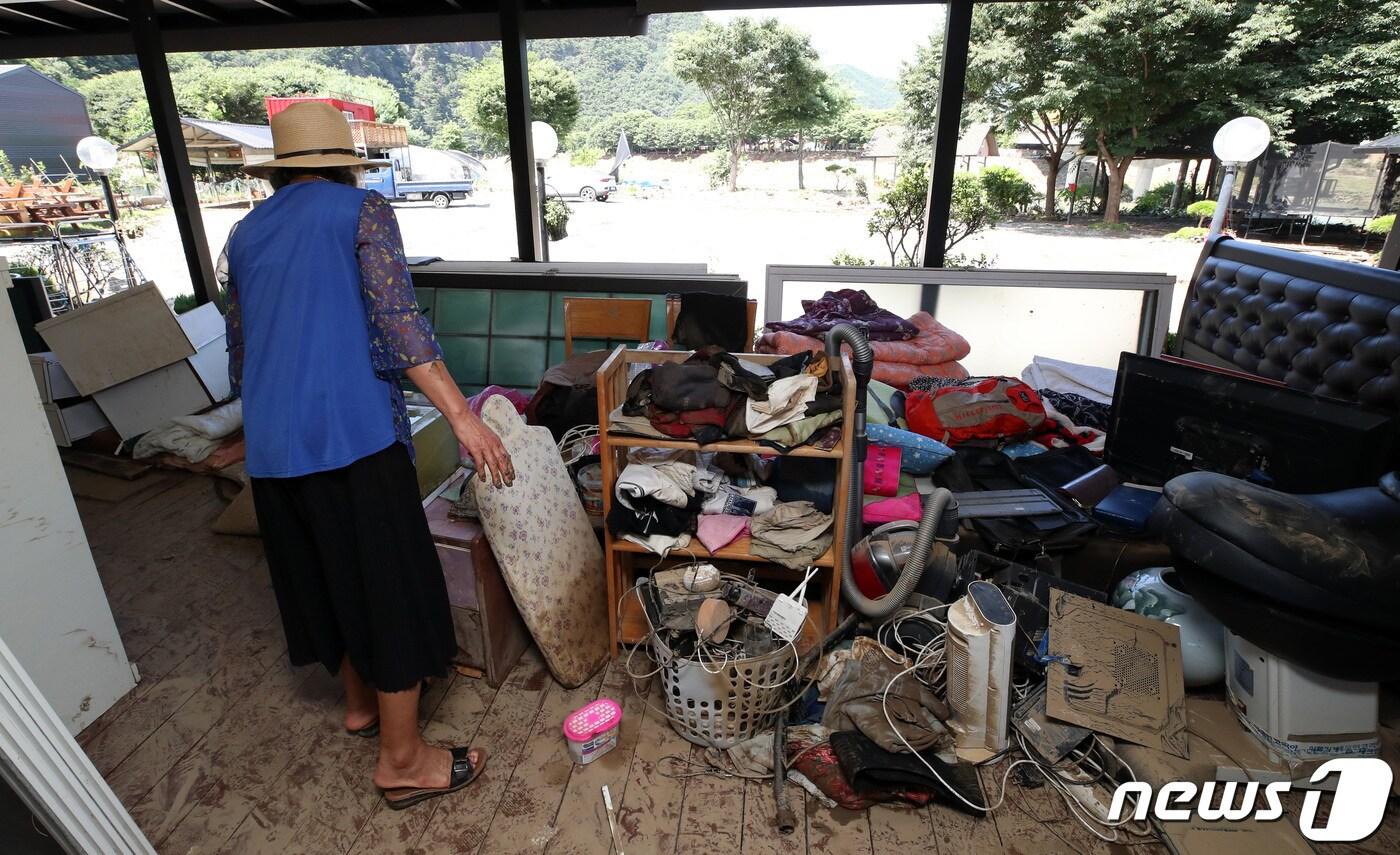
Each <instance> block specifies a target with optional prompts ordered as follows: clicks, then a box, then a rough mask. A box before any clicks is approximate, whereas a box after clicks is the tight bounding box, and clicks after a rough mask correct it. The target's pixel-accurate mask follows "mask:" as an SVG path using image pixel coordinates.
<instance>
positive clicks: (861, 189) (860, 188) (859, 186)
mask: <svg viewBox="0 0 1400 855" xmlns="http://www.w3.org/2000/svg"><path fill="white" fill-rule="evenodd" d="M851 186H852V187H854V188H855V191H856V195H857V196H859V197H860V198H862V199H864V200H865V201H867V202H869V201H870V185H869V184H866V183H865V176H864V175H857V176H856V177H855V178H854V179H852V181H851Z"/></svg>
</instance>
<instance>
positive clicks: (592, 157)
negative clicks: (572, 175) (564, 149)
mask: <svg viewBox="0 0 1400 855" xmlns="http://www.w3.org/2000/svg"><path fill="white" fill-rule="evenodd" d="M607 156H608V153H607V152H605V151H603V150H602V149H601V148H598V147H597V146H592V145H586V146H581V147H579V148H576V149H574V150H573V151H570V152H569V163H571V164H573V165H574V166H597V165H598V161H600V160H602V159H603V158H605V157H607Z"/></svg>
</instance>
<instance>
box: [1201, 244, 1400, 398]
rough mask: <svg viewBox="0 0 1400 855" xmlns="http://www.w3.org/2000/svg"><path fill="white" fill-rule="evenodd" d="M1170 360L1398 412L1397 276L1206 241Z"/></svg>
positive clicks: (1283, 251) (1294, 254)
mask: <svg viewBox="0 0 1400 855" xmlns="http://www.w3.org/2000/svg"><path fill="white" fill-rule="evenodd" d="M1174 352H1175V355H1176V356H1180V357H1182V358H1184V359H1190V360H1194V361H1197V362H1202V363H1205V364H1208V365H1216V366H1220V367H1224V368H1232V369H1235V370H1239V371H1245V372H1248V373H1250V374H1255V375H1258V376H1260V377H1264V378H1268V379H1271V380H1278V381H1282V382H1283V383H1285V384H1287V385H1288V386H1291V387H1293V388H1295V389H1302V390H1304V391H1307V392H1315V393H1317V394H1319V395H1325V396H1327V397H1329V398H1339V399H1341V400H1345V401H1356V402H1359V403H1361V404H1363V405H1365V406H1368V407H1373V408H1375V409H1378V410H1382V411H1384V412H1390V413H1400V272H1397V271H1393V270H1380V269H1377V268H1374V267H1366V266H1364V265H1360V264H1350V263H1346V262H1341V261H1333V260H1331V259H1327V258H1321V257H1318V256H1313V255H1305V254H1303V253H1299V252H1295V251H1292V250H1287V249H1279V248H1277V247H1273V246H1265V245H1260V244H1253V243H1248V242H1245V241H1240V240H1236V239H1234V238H1230V237H1225V236H1221V237H1217V238H1214V239H1213V240H1210V241H1208V242H1207V243H1206V246H1205V248H1204V250H1203V251H1202V253H1201V259H1200V261H1199V262H1198V263H1197V266H1196V271H1195V274H1194V276H1193V277H1192V280H1191V284H1190V286H1189V290H1188V291H1187V295H1186V303H1185V305H1184V306H1183V308H1182V313H1181V321H1180V323H1179V324H1178V335H1177V343H1176V347H1175V351H1174Z"/></svg>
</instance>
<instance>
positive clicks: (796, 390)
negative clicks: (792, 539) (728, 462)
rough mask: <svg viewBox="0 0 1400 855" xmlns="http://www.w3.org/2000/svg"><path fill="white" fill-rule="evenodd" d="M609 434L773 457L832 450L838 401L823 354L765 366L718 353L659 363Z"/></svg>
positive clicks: (631, 389) (641, 379)
mask: <svg viewBox="0 0 1400 855" xmlns="http://www.w3.org/2000/svg"><path fill="white" fill-rule="evenodd" d="M608 420H609V430H611V431H613V432H616V433H624V434H631V435H633V436H647V437H655V438H658V439H694V440H695V441H697V442H699V443H701V444H702V445H703V444H707V443H713V442H720V441H722V440H725V439H753V440H756V441H758V442H760V443H762V444H764V445H767V446H769V447H771V448H773V449H774V450H776V451H787V450H789V449H791V448H794V447H797V446H800V445H808V444H814V445H817V446H818V447H821V448H828V449H830V448H835V447H836V445H837V443H838V442H839V441H840V433H839V429H838V430H832V429H831V428H833V426H835V425H837V424H838V423H839V422H840V421H841V395H840V391H839V390H838V389H836V388H834V387H833V384H832V381H831V372H829V371H828V365H827V358H826V355H825V354H824V353H811V352H807V351H803V352H802V353H798V354H793V355H792V356H789V357H786V358H784V359H780V360H778V361H777V362H773V363H771V364H769V365H760V364H759V363H757V362H753V361H751V360H746V359H742V358H740V357H737V356H735V355H734V354H732V353H729V352H727V351H725V350H723V349H721V348H718V347H707V348H702V349H700V350H697V351H696V352H695V353H694V354H693V355H692V356H691V357H690V358H689V359H687V360H685V361H684V362H664V363H661V364H660V365H656V366H654V367H652V368H647V369H644V370H642V371H640V372H638V373H637V375H636V376H635V377H633V378H632V379H631V382H630V383H629V384H628V387H627V399H626V400H625V401H624V402H623V404H622V405H621V406H620V407H618V408H617V409H616V410H614V411H613V412H612V413H610V414H609V417H608Z"/></svg>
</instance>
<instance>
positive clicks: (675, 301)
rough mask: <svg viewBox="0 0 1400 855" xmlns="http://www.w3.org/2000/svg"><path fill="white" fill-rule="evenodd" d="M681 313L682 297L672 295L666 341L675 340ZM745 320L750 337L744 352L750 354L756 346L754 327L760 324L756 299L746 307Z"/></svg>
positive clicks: (667, 312) (668, 308) (667, 303)
mask: <svg viewBox="0 0 1400 855" xmlns="http://www.w3.org/2000/svg"><path fill="white" fill-rule="evenodd" d="M680 313H681V298H680V296H679V295H676V294H671V295H669V296H667V298H666V340H667V341H670V340H671V339H673V338H675V333H676V318H678V317H679V316H680ZM744 319H745V321H746V322H747V326H748V331H749V332H748V336H747V337H746V338H745V339H744V341H745V342H746V344H745V346H744V350H745V351H746V352H748V351H752V350H753V345H754V332H755V326H754V325H755V324H756V323H758V301H757V300H754V299H752V298H750V299H749V301H748V304H747V305H746V306H745V307H744Z"/></svg>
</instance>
